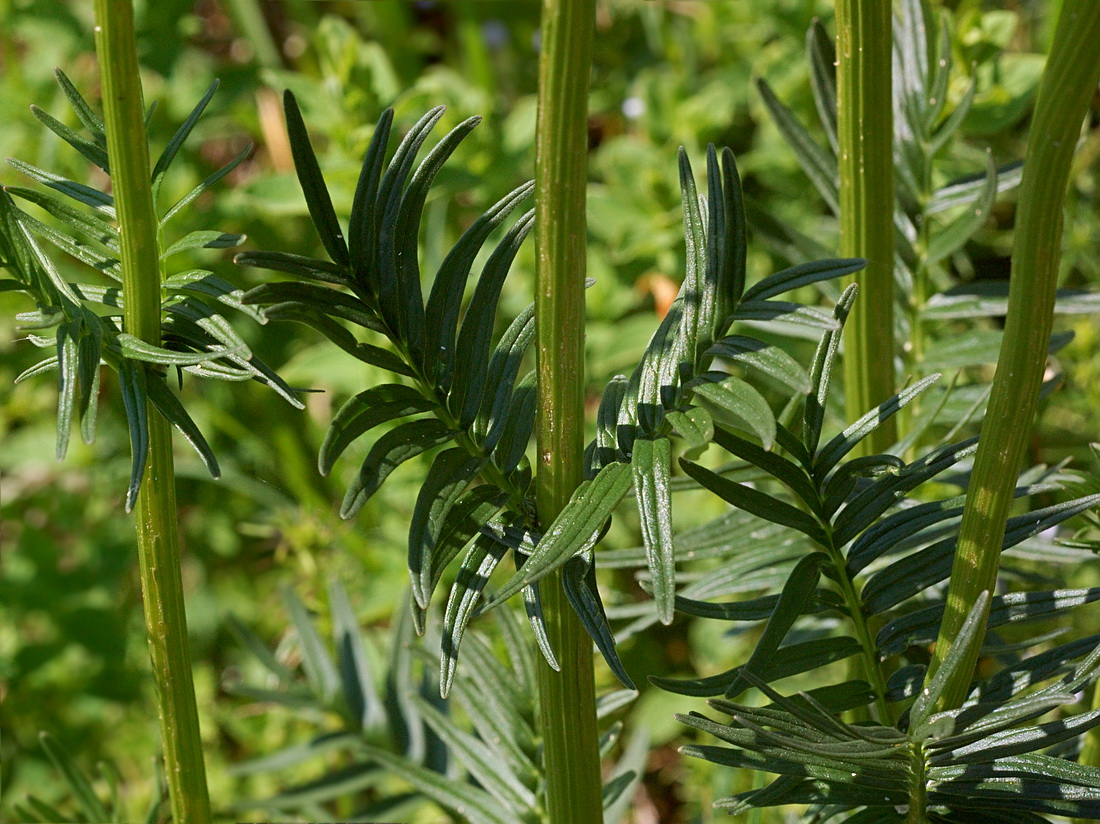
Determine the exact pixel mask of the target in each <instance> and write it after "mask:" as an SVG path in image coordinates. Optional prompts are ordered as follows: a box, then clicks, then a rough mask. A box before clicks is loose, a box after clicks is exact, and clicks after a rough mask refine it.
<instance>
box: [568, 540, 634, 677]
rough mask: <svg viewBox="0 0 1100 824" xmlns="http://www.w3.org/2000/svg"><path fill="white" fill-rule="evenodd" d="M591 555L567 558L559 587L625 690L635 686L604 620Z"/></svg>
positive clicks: (604, 614) (587, 553)
mask: <svg viewBox="0 0 1100 824" xmlns="http://www.w3.org/2000/svg"><path fill="white" fill-rule="evenodd" d="M591 555H592V553H591V551H589V552H586V553H583V554H581V555H579V556H576V557H573V558H570V559H569V560H568V561H566V563H565V568H564V569H563V570H562V577H561V584H562V589H563V590H564V591H565V597H566V598H567V599H568V600H569V604H570V606H572V607H573V611H574V612H575V613H576V614H577V617H578V618H579V619H580V622H581V624H582V625H583V626H584V629H585V631H586V632H587V633H588V634H589V636H590V637H591V638H592V640H593V641H595V642H596V647H597V648H598V649H599V651H600V653H601V654H602V655H603V657H604V660H605V661H606V662H607V665H608V667H609V668H610V669H611V672H613V673H614V674H615V677H616V678H618V679H619V682H620V683H621V684H622V685H623V686H624V687H626V688H627V689H628V690H637V687H635V686H634V681H632V680H631V678H630V674H629V673H628V672H627V671H626V667H624V666H623V662H622V661H621V660H620V659H619V654H618V652H617V651H616V649H615V637H614V635H612V633H611V627H610V626H609V625H608V623H607V613H606V612H604V608H603V601H602V600H601V599H600V591H599V588H598V587H597V586H596V571H595V568H594V567H593V565H592V561H591Z"/></svg>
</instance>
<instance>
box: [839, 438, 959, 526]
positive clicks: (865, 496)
mask: <svg viewBox="0 0 1100 824" xmlns="http://www.w3.org/2000/svg"><path fill="white" fill-rule="evenodd" d="M977 448H978V439H977V438H970V439H969V440H966V441H962V442H961V443H957V444H949V445H948V446H945V447H943V448H941V449H937V450H936V451H934V452H931V453H929V454H928V455H925V456H924V457H923V458H920V459H918V460H916V461H914V462H913V463H911V464H909V465H908V466H907V467H905V469H903V470H901V471H900V472H897V473H896V474H890V475H887V476H886V477H884V478H881V479H879V480H877V481H875V482H874V483H872V484H871V485H870V486H869V487H867V488H866V489H864V490H863V491H862V492H860V493H859V494H858V495H856V496H855V498H853V499H852V500H851V501H849V502H848V505H847V506H846V507H845V508H844V509H843V510H842V511H841V513H840V514H839V515H838V516H837V518H836V521H835V522H834V524H833V541H834V546H837V547H841V546H844V545H845V544H846V543H848V542H849V541H851V540H852V539H853V538H855V537H856V536H857V535H858V534H859V533H861V532H863V530H865V529H867V528H868V527H869V526H871V524H873V523H874V522H875V521H877V520H878V518H879V516H880V515H882V513H884V512H885V511H886V510H887V509H889V508H890V507H891V506H893V505H894V504H895V503H897V502H898V501H900V500H901V499H902V498H904V497H905V496H906V495H907V494H908V493H909V492H912V491H913V490H914V489H916V488H917V487H918V486H920V485H921V484H922V483H924V482H925V481H927V480H929V479H931V478H934V477H935V476H936V475H939V474H940V473H941V472H943V471H944V470H946V469H949V468H950V467H952V466H954V465H955V464H956V463H957V462H959V461H961V460H962V459H963V458H965V457H967V456H968V455H972V454H974V452H975V451H976V450H977Z"/></svg>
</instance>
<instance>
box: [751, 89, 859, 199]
mask: <svg viewBox="0 0 1100 824" xmlns="http://www.w3.org/2000/svg"><path fill="white" fill-rule="evenodd" d="M756 88H757V89H758V90H759V91H760V97H761V98H762V99H763V101H764V106H765V108H767V110H768V113H769V114H770V115H771V117H772V120H773V121H775V125H776V126H777V127H778V128H779V131H780V133H781V134H782V135H783V138H784V139H785V140H786V141H787V144H788V145H789V146H790V147H791V149H792V150H793V151H794V154H795V157H797V158H798V162H799V165H801V166H802V171H804V172H805V173H806V177H808V178H809V179H810V182H811V183H813V185H814V188H816V189H817V191H818V193H819V194H820V195H821V197H822V198H823V199H824V201H825V203H826V205H827V206H828V207H829V211H831V212H832V213H833V214H834V215H839V214H840V195H839V188H840V183H839V180H840V176H839V173H838V172H837V165H836V158H835V157H831V156H830V155H829V154H828V153H827V152H826V151H825V150H824V149H822V148H821V147H820V146H818V145H817V143H815V142H814V140H813V138H812V137H810V135H809V133H808V132H807V131H806V128H805V127H804V126H803V125H802V124H801V123H799V122H798V118H796V117H795V116H794V114H793V113H792V112H791V110H790V109H788V108H787V107H786V106H784V105H783V104H782V103H781V102H780V101H779V98H778V97H776V96H775V92H773V91H772V90H771V86H769V85H768V84H767V83H766V82H765V81H764V80H762V79H758V80H757V81H756Z"/></svg>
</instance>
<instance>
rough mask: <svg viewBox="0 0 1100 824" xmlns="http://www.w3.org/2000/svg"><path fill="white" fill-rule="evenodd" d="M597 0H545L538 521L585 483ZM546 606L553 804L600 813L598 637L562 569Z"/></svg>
mask: <svg viewBox="0 0 1100 824" xmlns="http://www.w3.org/2000/svg"><path fill="white" fill-rule="evenodd" d="M594 29H595V2H594V0H543V5H542V52H541V55H540V57H539V109H538V125H537V129H536V142H535V209H536V213H535V215H536V217H535V256H536V286H535V329H536V358H537V369H538V417H537V430H536V431H537V440H538V474H537V476H536V478H537V480H536V489H535V493H536V502H537V505H538V515H539V520H540V521H541V522H542V523H543V524H549V523H550V522H551V521H552V520H553V519H554V517H555V516H556V515H557V514H558V512H560V511H561V509H562V508H563V507H564V506H565V504H566V503H568V501H569V496H570V495H571V494H572V492H573V490H574V489H576V487H577V485H578V484H579V483H580V482H581V480H583V477H584V474H583V457H584V273H585V242H586V224H585V184H586V182H587V169H588V80H589V74H590V73H591V71H592V41H593V38H594V34H595V32H594ZM541 589H542V607H543V612H544V614H545V616H546V624H547V631H548V633H549V635H550V642H551V643H552V644H553V646H554V650H555V652H556V653H557V656H558V661H559V663H560V664H561V672H554V671H553V670H552V669H550V668H549V667H548V666H547V665H546V663H545V661H543V660H542V659H541V658H540V659H539V670H538V680H539V713H540V717H541V722H542V734H543V739H544V750H543V752H544V758H545V769H546V808H547V813H548V818H549V821H550V822H551V823H552V824H592V822H598V821H601V820H602V817H603V811H602V802H601V791H602V783H601V779H600V756H599V736H598V730H597V726H596V694H595V685H594V683H593V661H592V657H593V655H592V642H591V640H590V639H589V637H588V635H587V634H586V633H585V631H584V628H583V627H582V626H581V623H580V621H579V620H577V617H576V615H574V613H573V610H572V609H571V608H570V606H569V604H568V602H567V601H566V598H565V594H564V592H563V591H562V587H561V579H560V577H559V576H558V575H557V574H553V575H550V576H548V577H547V578H545V579H543V582H542V588H541Z"/></svg>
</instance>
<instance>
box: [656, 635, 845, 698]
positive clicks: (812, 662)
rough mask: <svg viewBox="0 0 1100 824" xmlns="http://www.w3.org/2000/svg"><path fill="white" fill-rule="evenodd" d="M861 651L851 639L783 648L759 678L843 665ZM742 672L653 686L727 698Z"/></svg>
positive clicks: (664, 681) (662, 680)
mask: <svg viewBox="0 0 1100 824" xmlns="http://www.w3.org/2000/svg"><path fill="white" fill-rule="evenodd" d="M861 649H862V648H861V647H860V645H859V641H857V640H856V639H855V638H849V637H847V636H839V637H835V638H821V639H818V640H814V641H805V642H802V643H798V644H791V645H789V646H786V647H780V648H779V650H778V651H777V652H776V653H775V655H774V656H773V657H772V659H771V660H770V661H768V662H767V664H766V665H765V666H763V667H761V668H760V669H759V670H758V671H757V672H756V673H755V674H756V676H757V677H758V678H759V679H760V680H761V681H764V682H768V683H770V682H772V681H778V680H779V679H780V678H787V677H789V676H791V675H797V674H798V673H800V672H809V671H810V670H814V669H817V668H818V667H823V666H825V665H826V664H831V663H833V662H835V661H843V660H844V659H845V658H850V657H852V656H853V655H858V654H859V653H860V651H861ZM739 672H740V667H734V668H733V669H731V670H728V671H726V672H723V673H719V674H718V675H712V676H709V677H707V678H692V679H687V680H680V679H676V678H657V677H655V676H650V678H649V680H650V682H651V683H652V684H653V685H655V686H657V687H660V688H661V689H663V690H666V691H668V692H675V693H678V694H680V695H693V696H697V697H703V698H711V697H714V696H718V695H723V694H724V693H725V691H726V688H727V687H729V686H730V684H732V683H733V681H734V679H735V678H737V677H738V676H739Z"/></svg>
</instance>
